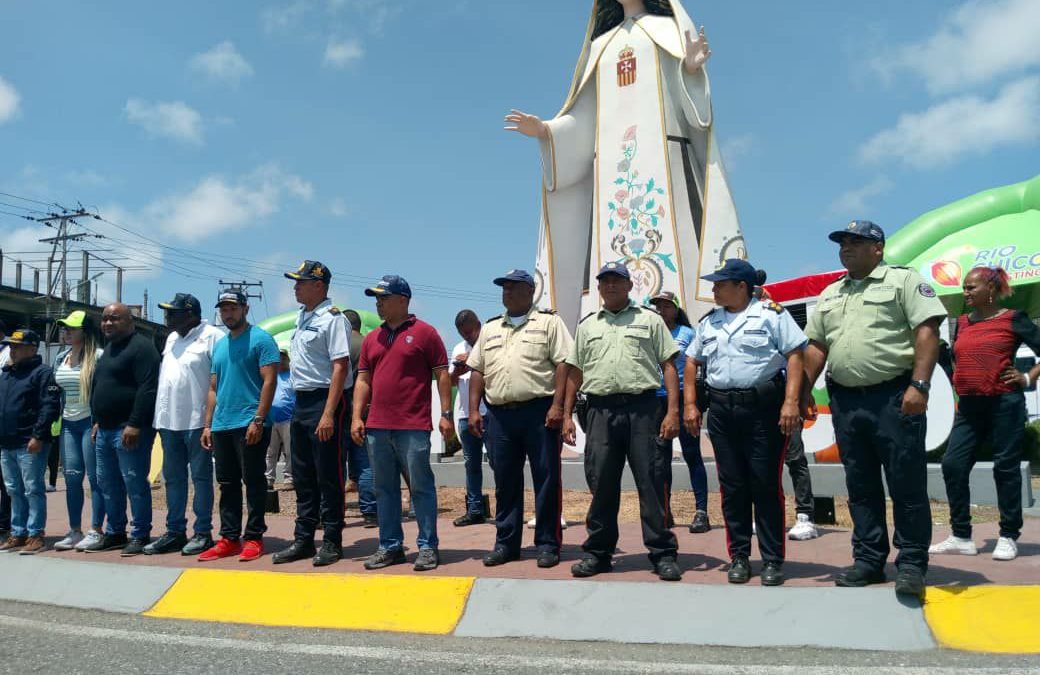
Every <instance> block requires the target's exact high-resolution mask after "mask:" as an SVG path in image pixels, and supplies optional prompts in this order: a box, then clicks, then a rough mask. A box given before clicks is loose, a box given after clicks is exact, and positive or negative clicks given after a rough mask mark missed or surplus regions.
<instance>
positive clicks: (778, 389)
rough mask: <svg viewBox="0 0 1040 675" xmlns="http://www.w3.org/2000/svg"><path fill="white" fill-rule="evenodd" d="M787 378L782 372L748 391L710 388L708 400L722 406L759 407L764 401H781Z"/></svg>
mask: <svg viewBox="0 0 1040 675" xmlns="http://www.w3.org/2000/svg"><path fill="white" fill-rule="evenodd" d="M786 383H787V378H786V377H784V373H783V371H780V372H779V373H777V374H776V375H774V376H773V377H771V378H769V379H768V380H766V381H765V382H762V383H760V384H758V385H756V386H754V387H750V388H748V389H719V388H718V387H711V386H709V387H708V398H709V400H710V401H716V402H718V403H720V404H727V403H728V404H729V405H734V404H742V405H757V404H759V403H762V402H764V401H779V400H780V399H781V398H783V395H784V387H785V386H786Z"/></svg>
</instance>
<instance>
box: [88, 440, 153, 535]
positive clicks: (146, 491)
mask: <svg viewBox="0 0 1040 675" xmlns="http://www.w3.org/2000/svg"><path fill="white" fill-rule="evenodd" d="M154 439H155V430H154V429H141V434H140V437H139V438H138V441H137V447H135V448H134V449H133V450H128V449H127V448H125V447H123V427H117V428H115V429H98V432H97V443H95V445H94V451H95V453H97V468H98V482H99V483H100V484H101V491H102V493H104V495H105V513H106V514H107V515H108V524H107V525H106V526H105V532H106V533H108V534H122V533H124V532H126V524H127V521H126V500H127V497H129V498H130V513H131V515H132V517H133V522H132V523H131V528H130V536H131V537H133V538H135V539H137V538H140V539H146V538H148V537H149V536H150V535H151V533H152V486H151V485H149V484H148V471H149V469H150V468H151V465H152V441H153V440H154Z"/></svg>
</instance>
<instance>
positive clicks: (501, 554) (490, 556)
mask: <svg viewBox="0 0 1040 675" xmlns="http://www.w3.org/2000/svg"><path fill="white" fill-rule="evenodd" d="M519 559H520V554H519V553H510V552H509V551H507V550H505V549H504V548H496V549H495V550H493V551H491V553H486V554H485V555H484V567H498V566H499V565H505V564H506V563H507V562H510V561H513V560H519Z"/></svg>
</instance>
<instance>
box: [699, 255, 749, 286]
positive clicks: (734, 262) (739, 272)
mask: <svg viewBox="0 0 1040 675" xmlns="http://www.w3.org/2000/svg"><path fill="white" fill-rule="evenodd" d="M701 279H704V280H705V281H743V282H745V283H746V284H747V285H748V288H754V287H755V282H756V281H757V275H756V274H755V266H754V265H752V264H751V263H749V262H748V261H747V260H741V259H739V258H729V259H727V260H726V262H724V263H723V264H722V267H720V268H719V269H717V270H715V271H714V272H712V273H711V274H705V275H704V276H703V277H701Z"/></svg>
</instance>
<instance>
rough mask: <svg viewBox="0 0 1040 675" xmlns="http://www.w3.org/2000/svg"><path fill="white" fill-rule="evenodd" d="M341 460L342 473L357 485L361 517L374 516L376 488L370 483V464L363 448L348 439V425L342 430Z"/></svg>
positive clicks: (366, 452)
mask: <svg viewBox="0 0 1040 675" xmlns="http://www.w3.org/2000/svg"><path fill="white" fill-rule="evenodd" d="M343 445H344V446H345V447H344V448H343V459H344V463H345V464H346V467H344V468H345V469H346V471H345V472H344V473H345V474H346V476H347V478H349V479H350V480H352V481H355V482H356V483H357V489H358V510H359V511H361V515H363V516H374V515H376V511H377V507H376V488H375V485H374V484H373V481H372V464H371V462H369V461H368V451H367V450H366V449H365V446H363V445H358V444H357V443H355V442H354V441H353V440H351V438H350V429H349V425H347V427H345V428H344V430H343Z"/></svg>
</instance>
